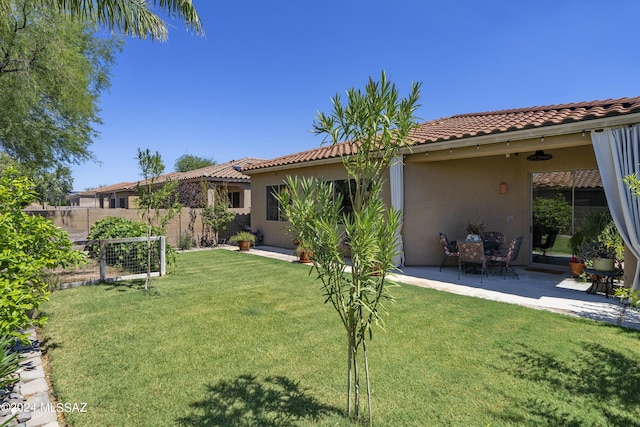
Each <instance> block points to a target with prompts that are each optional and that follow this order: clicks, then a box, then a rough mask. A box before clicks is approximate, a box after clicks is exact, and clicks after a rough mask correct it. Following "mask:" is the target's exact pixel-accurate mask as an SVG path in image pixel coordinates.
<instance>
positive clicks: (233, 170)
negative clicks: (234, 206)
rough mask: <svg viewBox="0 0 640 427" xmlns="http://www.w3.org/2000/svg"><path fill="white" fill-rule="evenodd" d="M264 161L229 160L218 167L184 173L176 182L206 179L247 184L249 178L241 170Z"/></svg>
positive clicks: (213, 166) (247, 159) (248, 158)
mask: <svg viewBox="0 0 640 427" xmlns="http://www.w3.org/2000/svg"><path fill="white" fill-rule="evenodd" d="M264 160H265V159H258V158H254V157H245V158H243V159H240V160H231V161H230V162H226V163H221V164H219V165H212V166H207V167H204V168H201V169H196V170H192V171H189V172H184V173H183V174H181V175H180V176H178V178H177V179H178V181H184V180H190V179H201V178H208V179H209V180H214V181H227V182H228V181H235V182H248V181H249V180H250V179H251V178H250V177H249V176H248V175H245V174H243V173H242V169H243V168H245V167H247V166H249V165H253V164H255V163H260V162H262V161H264Z"/></svg>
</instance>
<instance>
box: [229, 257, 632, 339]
mask: <svg viewBox="0 0 640 427" xmlns="http://www.w3.org/2000/svg"><path fill="white" fill-rule="evenodd" d="M223 248H224V249H228V250H237V247H235V246H223ZM247 254H250V255H256V256H265V257H269V258H274V259H280V260H282V261H287V262H297V261H298V258H297V257H296V256H295V254H294V253H293V250H291V249H283V248H277V247H272V246H259V247H257V248H252V249H251V250H250V251H249V252H247ZM307 268H308V267H307ZM515 270H516V272H517V274H518V276H519V278H516V277H513V276H506V278H503V277H502V276H496V275H489V276H488V277H487V276H484V277H483V278H482V283H481V282H480V276H479V275H477V274H468V275H465V274H462V275H460V278H458V269H457V267H455V266H450V267H445V268H443V269H442V271H439V267H432V266H425V267H414V266H411V267H404V268H403V269H402V271H401V272H400V273H397V274H393V275H392V277H393V278H394V279H395V280H396V281H397V282H400V283H404V284H408V285H414V286H421V287H424V288H430V289H436V290H439V291H444V292H451V293H455V294H459V295H465V296H470V297H475V298H484V299H489V300H494V301H500V302H504V303H508V304H517V305H521V306H525V307H529V308H533V309H538V310H548V311H553V312H556V313H562V314H566V315H572V316H578V317H584V318H588V319H593V320H597V321H601V322H608V323H614V324H619V325H622V326H625V327H629V328H634V329H640V313H638V312H637V311H630V310H627V309H626V308H625V307H624V306H623V304H622V303H621V302H620V301H619V300H618V299H616V298H613V297H609V298H606V297H605V295H602V294H588V293H586V289H587V288H589V286H590V285H591V284H590V283H586V282H579V281H576V280H574V279H573V278H571V277H570V275H569V272H568V271H567V272H566V273H561V274H555V273H551V272H545V271H529V270H526V269H525V268H524V267H516V269H515Z"/></svg>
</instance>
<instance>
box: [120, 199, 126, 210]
mask: <svg viewBox="0 0 640 427" xmlns="http://www.w3.org/2000/svg"><path fill="white" fill-rule="evenodd" d="M120 207H121V208H123V209H124V208H126V207H127V199H125V198H124V197H120Z"/></svg>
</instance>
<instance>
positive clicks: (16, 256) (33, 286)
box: [0, 168, 83, 340]
mask: <svg viewBox="0 0 640 427" xmlns="http://www.w3.org/2000/svg"><path fill="white" fill-rule="evenodd" d="M34 200H35V193H34V191H33V183H32V182H31V181H30V180H29V179H28V178H25V177H21V176H20V175H19V174H18V172H17V171H16V170H15V169H13V168H7V169H6V170H5V171H4V172H3V173H2V175H1V176H0V248H1V250H0V336H6V335H11V336H14V337H18V338H20V339H22V340H26V336H25V335H24V333H23V332H21V331H22V330H23V329H26V328H28V327H29V326H31V325H32V324H35V325H41V324H43V323H44V322H45V320H46V319H45V318H43V317H37V316H36V317H35V318H33V316H34V314H35V315H37V311H38V309H39V307H40V304H41V303H42V302H44V301H46V300H47V299H48V296H49V290H48V285H47V282H46V281H45V279H44V272H45V271H46V270H48V269H55V268H57V267H67V266H71V265H77V264H79V263H81V262H82V260H83V257H82V254H81V253H80V252H79V251H74V250H73V249H72V247H71V240H69V235H68V234H67V233H66V232H64V231H62V230H61V229H59V228H57V227H56V226H54V225H53V223H52V222H51V221H50V220H47V219H46V218H44V217H41V216H39V215H28V214H26V213H24V212H23V211H22V209H23V208H24V207H25V206H27V205H28V204H30V203H32V202H33V201H34Z"/></svg>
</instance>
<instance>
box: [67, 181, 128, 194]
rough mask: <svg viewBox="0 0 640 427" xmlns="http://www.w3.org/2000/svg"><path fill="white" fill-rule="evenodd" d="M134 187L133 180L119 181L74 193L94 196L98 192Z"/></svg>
mask: <svg viewBox="0 0 640 427" xmlns="http://www.w3.org/2000/svg"><path fill="white" fill-rule="evenodd" d="M135 188H136V183H135V182H119V183H117V184H111V185H106V186H104V187H99V188H94V189H93V190H87V191H83V192H81V193H76V194H75V195H76V196H91V197H93V196H95V195H96V194H98V193H111V192H112V191H122V190H131V189H135Z"/></svg>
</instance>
